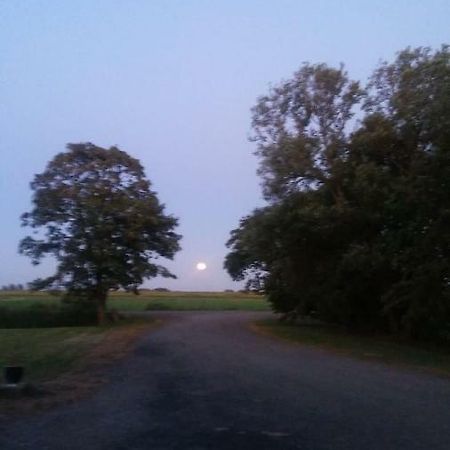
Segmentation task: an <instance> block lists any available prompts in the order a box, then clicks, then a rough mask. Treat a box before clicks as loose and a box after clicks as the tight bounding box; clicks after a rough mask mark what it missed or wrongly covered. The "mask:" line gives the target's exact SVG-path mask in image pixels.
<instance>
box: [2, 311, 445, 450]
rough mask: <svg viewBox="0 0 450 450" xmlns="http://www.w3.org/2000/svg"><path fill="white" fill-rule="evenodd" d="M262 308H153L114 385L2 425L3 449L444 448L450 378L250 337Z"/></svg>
mask: <svg viewBox="0 0 450 450" xmlns="http://www.w3.org/2000/svg"><path fill="white" fill-rule="evenodd" d="M265 314H266V313H242V312H239V313H237V312H223V313H198V312H197V313H189V312H185V313H164V314H163V313H161V314H158V315H159V316H162V317H163V318H164V319H165V320H166V324H165V325H164V326H162V327H160V328H158V329H156V330H154V331H153V332H151V333H150V334H149V335H148V336H146V337H145V338H144V339H143V340H141V341H140V343H139V345H138V346H137V348H136V350H135V352H134V354H133V355H132V356H131V357H129V358H128V359H127V360H125V361H123V362H122V363H120V364H119V365H117V366H116V367H114V369H113V370H112V371H111V380H112V381H111V383H109V384H107V385H105V386H103V387H102V388H101V389H100V390H99V391H98V393H97V394H96V395H95V396H93V397H92V398H89V399H85V400H82V401H79V402H77V403H75V404H72V405H66V406H63V407H59V408H58V409H55V410H52V411H48V412H44V413H41V414H38V415H36V416H33V417H28V418H26V419H24V420H22V421H14V422H4V423H2V424H1V425H0V448H1V449H2V450H13V449H14V450H18V449H39V450H44V449H51V450H53V449H55V450H66V449H67V450H72V449H77V450H78V449H105V450H106V449H108V450H114V449H117V450H119V449H121V450H125V449H136V450H137V449H152V450H156V449H180V450H181V449H183V450H184V449H214V450H220V449H233V450H238V449H239V450H241V449H258V450H260V449H283V450H289V449H294V448H297V449H357V450H362V449H364V450H369V449H383V450H385V449H408V450H413V449H446V450H447V449H448V448H449V442H450V382H449V381H448V380H444V379H440V378H437V377H433V376H430V375H423V374H415V373H411V372H407V371H404V370H400V369H394V368H389V367H384V366H381V365H377V364H375V363H371V362H363V361H356V360H352V359H349V358H344V357H341V356H337V355H333V354H330V353H327V352H325V351H321V350H317V349H312V348H306V347H305V348H303V347H300V346H297V345H295V346H291V345H290V344H288V343H284V342H282V341H278V340H272V339H270V338H268V337H264V336H260V335H257V334H254V333H253V332H252V331H250V330H249V328H248V323H249V322H250V321H251V320H253V319H255V318H259V317H263V316H264V315H265ZM153 315H155V314H153Z"/></svg>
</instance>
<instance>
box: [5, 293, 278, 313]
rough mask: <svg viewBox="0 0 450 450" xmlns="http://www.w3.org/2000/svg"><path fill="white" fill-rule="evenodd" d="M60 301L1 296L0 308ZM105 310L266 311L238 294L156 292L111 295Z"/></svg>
mask: <svg viewBox="0 0 450 450" xmlns="http://www.w3.org/2000/svg"><path fill="white" fill-rule="evenodd" d="M59 302H60V297H59V296H58V295H52V294H49V293H45V292H26V291H24V292H2V293H0V311H1V309H2V308H13V309H16V310H17V309H23V310H26V309H28V308H29V307H30V306H33V305H36V304H44V305H49V306H52V305H55V306H57V305H59ZM108 308H109V309H116V310H118V311H268V310H270V306H269V304H268V302H267V301H266V299H265V297H264V296H261V295H256V294H247V293H241V292H156V291H149V290H143V291H141V293H140V294H139V295H134V294H130V293H125V292H113V293H111V294H110V296H109V299H108Z"/></svg>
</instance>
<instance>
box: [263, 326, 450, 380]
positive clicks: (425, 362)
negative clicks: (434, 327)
mask: <svg viewBox="0 0 450 450" xmlns="http://www.w3.org/2000/svg"><path fill="white" fill-rule="evenodd" d="M255 326H256V328H257V329H258V330H259V331H260V332H262V333H264V334H269V335H272V336H276V337H279V338H282V339H285V340H288V341H290V342H295V343H299V344H303V345H308V346H314V347H318V348H322V349H327V350H331V351H334V352H336V353H339V354H342V355H346V356H350V357H355V358H360V359H366V360H373V361H378V362H382V363H385V364H394V365H402V366H407V367H410V368H414V369H420V370H426V371H432V372H435V373H438V374H441V375H445V376H450V349H449V348H448V347H444V346H438V345H434V344H419V343H415V342H414V343H411V342H404V341H401V340H399V339H396V338H394V337H390V336H373V335H355V334H350V333H348V332H346V331H344V330H342V329H340V328H338V327H333V326H327V325H320V324H302V323H298V324H286V323H280V322H279V321H277V320H273V319H270V320H265V321H260V322H257V323H256V324H255Z"/></svg>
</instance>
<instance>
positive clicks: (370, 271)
mask: <svg viewBox="0 0 450 450" xmlns="http://www.w3.org/2000/svg"><path fill="white" fill-rule="evenodd" d="M355 109H359V114H358V120H356V119H355V118H354V117H353V118H352V111H354V110H355ZM253 113H254V118H253V124H254V127H255V131H256V133H255V134H256V140H257V141H258V150H257V154H258V155H259V157H260V162H261V165H260V173H261V174H262V175H263V187H264V190H265V193H266V197H267V199H268V200H269V204H268V206H266V207H265V208H262V209H258V210H256V211H254V212H253V213H252V214H251V215H250V216H248V217H246V218H244V219H243V220H242V221H241V224H240V226H239V228H237V229H236V230H234V231H233V232H232V234H231V238H230V240H229V242H228V245H229V247H230V253H229V254H228V256H227V258H226V261H225V267H226V268H227V269H228V271H229V273H230V275H231V276H232V277H233V278H234V279H247V280H248V281H249V283H250V284H251V283H252V282H255V280H256V282H257V283H258V284H259V285H261V283H262V284H263V285H264V288H265V290H266V292H267V294H268V296H269V300H270V301H271V302H272V304H273V307H274V309H275V310H276V311H281V312H286V313H295V314H311V313H314V314H316V315H318V316H319V317H321V318H322V319H324V320H328V321H331V322H335V323H341V324H344V325H346V326H348V327H350V328H356V329H363V330H386V331H392V332H401V333H404V334H406V335H409V336H412V337H419V338H433V339H450V228H449V224H450V51H449V48H448V47H447V46H443V47H442V48H441V49H440V50H438V51H435V52H433V51H431V50H430V49H426V48H425V49H424V48H419V49H415V50H411V49H407V50H405V51H402V52H401V53H399V54H398V56H397V59H396V60H395V61H394V62H393V63H383V64H382V65H381V66H380V67H378V68H377V69H376V70H375V72H374V74H373V76H372V77H371V80H370V82H369V83H368V85H367V87H366V89H364V90H361V88H360V87H359V85H358V84H357V83H356V82H353V81H350V80H349V79H348V78H347V75H346V74H345V72H344V71H343V69H342V68H340V69H338V70H336V69H330V68H328V67H327V66H324V65H318V66H310V65H307V64H306V65H304V66H303V67H302V68H301V70H300V71H299V72H297V73H296V74H295V76H294V78H293V79H292V80H290V81H288V82H286V83H284V84H282V85H281V86H279V87H277V88H275V89H274V90H272V92H271V93H270V95H268V96H266V97H262V98H261V99H260V100H259V101H258V104H257V106H256V107H255V108H254V110H253Z"/></svg>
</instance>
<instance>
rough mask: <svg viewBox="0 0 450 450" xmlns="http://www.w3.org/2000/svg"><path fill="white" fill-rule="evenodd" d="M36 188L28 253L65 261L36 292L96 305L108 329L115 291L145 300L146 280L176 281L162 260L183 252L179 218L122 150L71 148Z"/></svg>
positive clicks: (28, 220)
mask: <svg viewBox="0 0 450 450" xmlns="http://www.w3.org/2000/svg"><path fill="white" fill-rule="evenodd" d="M31 188H32V190H33V191H34V196H33V205H34V207H33V209H32V210H31V212H27V213H25V214H23V215H22V224H23V225H24V226H29V227H32V228H33V229H35V234H37V236H35V237H31V236H28V237H26V238H24V239H23V240H22V241H21V243H20V252H21V253H23V254H25V255H28V256H30V257H31V258H32V261H33V263H34V264H38V263H39V262H40V261H41V259H42V258H43V257H44V256H45V255H47V254H49V255H53V256H55V257H56V259H57V262H58V264H57V270H56V273H55V274H54V275H53V276H51V277H48V278H46V279H39V280H36V281H35V282H33V288H34V289H44V288H49V289H63V290H64V291H65V296H66V298H77V299H85V300H87V301H89V302H91V303H94V304H95V305H96V307H97V317H98V322H99V323H103V322H104V320H105V307H106V300H107V296H108V292H109V291H110V290H115V289H119V288H123V289H125V290H127V291H133V292H135V293H137V289H138V287H139V285H140V284H142V282H143V280H144V279H146V278H151V277H155V276H157V275H161V276H164V277H172V278H175V276H174V275H173V274H171V273H170V272H169V271H168V270H167V269H166V268H165V267H163V266H161V265H159V264H156V263H155V261H154V260H155V259H157V258H158V257H159V256H162V257H164V258H169V259H171V258H173V256H174V254H175V253H176V252H177V251H178V250H179V248H180V247H179V240H180V238H181V236H179V235H178V234H176V233H175V232H174V229H175V227H176V226H177V219H176V218H174V217H172V216H170V215H166V214H165V213H164V205H163V204H161V203H160V202H159V200H158V198H157V195H156V193H155V192H153V191H152V190H151V189H150V188H151V183H150V181H149V180H148V179H147V178H146V176H145V174H144V170H143V167H142V165H141V164H140V163H139V161H138V160H137V159H135V158H132V157H131V156H129V155H128V154H127V153H125V152H123V151H121V150H119V149H118V148H117V147H111V148H109V149H104V148H101V147H97V146H95V145H93V144H91V143H81V144H68V145H67V151H65V152H62V153H60V154H58V155H56V156H55V158H54V159H53V160H52V161H50V162H49V164H48V165H47V168H46V170H45V171H44V172H43V173H41V174H38V175H36V176H35V178H34V181H33V182H32V183H31Z"/></svg>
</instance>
